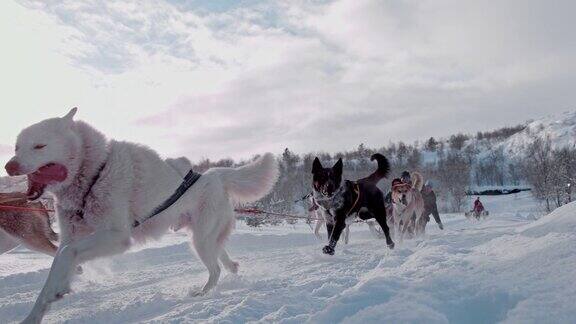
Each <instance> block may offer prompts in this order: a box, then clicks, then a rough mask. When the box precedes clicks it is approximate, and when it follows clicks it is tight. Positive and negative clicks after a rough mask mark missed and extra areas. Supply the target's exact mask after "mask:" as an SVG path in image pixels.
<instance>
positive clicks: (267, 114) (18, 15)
mask: <svg viewBox="0 0 576 324" xmlns="http://www.w3.org/2000/svg"><path fill="white" fill-rule="evenodd" d="M575 12H576V2H575V1H571V0H565V1H555V0H550V1H541V0H538V1H534V0H511V1H507V0H504V1H483V0H482V1H462V0H336V1H326V0H311V1H299V0H296V1H277V2H272V1H258V0H244V1H234V0H220V1H213V0H189V1H186V0H167V1H159V0H158V1H153V0H137V1H136V0H134V1H126V0H122V1H79V0H70V1H50V0H48V1H44V0H42V1H41V0H37V1H33V0H25V1H15V2H12V1H2V2H1V3H0V41H1V42H2V50H1V51H0V89H1V90H0V107H1V108H0V109H1V110H2V112H3V113H2V115H1V119H0V120H1V127H0V159H1V160H2V164H3V162H4V161H6V160H7V158H8V156H9V155H10V154H11V152H12V150H13V148H12V145H13V142H14V139H15V137H16V135H17V134H18V132H19V130H20V129H21V128H23V127H24V126H26V125H28V124H30V123H33V122H36V121H38V120H41V119H44V118H47V117H52V116H58V115H64V114H65V113H66V112H67V111H68V110H69V109H70V108H71V107H74V106H78V107H79V109H80V110H79V114H78V117H79V118H81V119H84V120H86V121H89V122H90V123H92V124H94V125H95V126H96V127H97V128H99V129H100V130H102V131H103V132H105V133H106V134H107V135H108V136H109V137H111V138H117V139H124V140H130V141H136V142H140V143H144V144H146V145H149V146H151V147H153V148H154V149H156V150H158V151H159V152H161V154H162V155H164V156H180V155H186V156H188V157H190V158H191V159H192V160H198V159H200V158H202V157H208V158H211V159H218V158H223V157H233V158H245V157H249V156H251V155H253V154H256V153H261V152H264V151H272V152H275V153H279V152H281V150H282V149H283V148H284V147H289V148H291V149H293V150H295V151H297V152H306V151H320V150H322V151H336V150H345V149H351V148H354V147H356V146H357V145H358V144H359V143H365V144H367V145H369V146H382V145H385V144H387V143H388V142H389V141H397V140H404V141H408V142H412V141H414V140H417V139H425V138H427V137H429V136H446V135H450V134H452V133H454V132H458V131H469V132H475V131H477V130H485V129H491V128H495V127H499V126H504V125H512V124H517V123H519V122H522V121H524V120H526V119H530V118H538V117H541V116H544V115H547V114H550V113H557V112H562V111H566V110H571V109H576V104H575V103H576V100H575V99H576V88H575V85H576V35H574V33H575V31H576V20H575V19H574V16H573V15H574V13H575Z"/></svg>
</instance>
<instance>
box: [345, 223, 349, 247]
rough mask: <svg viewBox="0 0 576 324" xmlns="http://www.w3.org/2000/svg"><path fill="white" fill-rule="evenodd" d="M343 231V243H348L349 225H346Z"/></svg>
mask: <svg viewBox="0 0 576 324" xmlns="http://www.w3.org/2000/svg"><path fill="white" fill-rule="evenodd" d="M344 231H345V232H344V244H348V241H349V240H350V225H347V226H346V229H345V230H344Z"/></svg>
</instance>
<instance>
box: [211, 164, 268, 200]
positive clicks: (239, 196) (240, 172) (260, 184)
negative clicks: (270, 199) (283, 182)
mask: <svg viewBox="0 0 576 324" xmlns="http://www.w3.org/2000/svg"><path fill="white" fill-rule="evenodd" d="M218 173H219V175H220V179H222V182H223V183H224V187H225V189H226V191H227V192H228V194H229V195H230V197H231V198H232V199H233V200H234V201H235V202H236V203H249V202H254V201H257V200H258V199H261V198H262V197H264V196H266V195H267V194H268V193H269V192H270V190H272V188H273V187H274V184H275V183H276V180H277V179H278V174H279V170H278V162H277V161H276V159H275V158H274V156H273V155H272V153H266V154H264V155H263V156H262V157H260V158H258V159H257V160H255V161H253V162H251V163H249V164H246V165H244V166H241V167H239V168H221V169H220V168H219V169H218Z"/></svg>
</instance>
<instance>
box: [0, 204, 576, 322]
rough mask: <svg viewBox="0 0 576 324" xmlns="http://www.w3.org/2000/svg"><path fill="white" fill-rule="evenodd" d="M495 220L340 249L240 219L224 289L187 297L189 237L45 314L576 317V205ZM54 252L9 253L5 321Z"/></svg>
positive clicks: (452, 222) (153, 247)
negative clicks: (328, 252)
mask: <svg viewBox="0 0 576 324" xmlns="http://www.w3.org/2000/svg"><path fill="white" fill-rule="evenodd" d="M485 205H486V207H487V208H488V209H489V210H491V211H492V212H493V214H492V216H490V217H489V218H488V219H487V220H486V221H482V222H469V221H468V220H466V219H465V218H464V217H463V216H462V215H457V214H453V215H442V217H443V218H444V220H445V224H446V230H445V231H442V232H441V231H439V230H438V229H437V228H436V227H435V226H433V225H430V226H429V227H428V234H427V237H426V238H425V239H422V240H418V241H413V242H405V243H402V244H399V245H398V247H397V249H395V250H394V251H389V250H387V249H386V248H385V246H384V244H383V242H382V241H380V240H375V239H373V238H372V237H371V236H370V235H369V233H368V231H367V230H366V228H365V227H364V226H361V225H356V226H355V227H353V232H352V236H351V244H350V245H348V246H346V247H344V246H340V248H339V250H338V251H337V254H336V255H335V256H334V257H328V256H324V255H322V254H321V252H320V249H321V247H322V242H320V241H318V240H316V239H315V238H314V237H313V235H312V233H311V231H310V229H309V228H308V227H306V226H305V225H297V226H295V227H292V226H282V227H268V228H264V229H262V230H254V229H249V228H246V227H244V226H242V225H240V224H239V226H238V229H237V230H236V232H235V234H233V236H232V238H231V242H230V243H231V244H229V246H230V250H231V251H230V252H231V254H232V255H234V256H235V257H236V258H237V259H238V260H239V261H240V263H241V270H240V274H239V275H238V276H232V275H226V276H224V278H223V280H222V281H221V283H220V285H219V286H218V288H217V289H216V291H215V292H213V293H211V294H210V295H208V296H205V297H201V298H192V297H188V296H187V293H188V291H189V289H190V288H193V287H194V286H200V285H201V284H202V283H203V282H204V279H205V278H206V275H207V274H206V271H205V269H204V267H203V266H202V264H201V262H199V261H198V260H197V258H196V257H195V256H193V255H192V254H191V253H190V251H189V250H190V249H189V247H188V243H187V242H188V240H187V238H186V237H185V236H184V235H182V234H170V235H168V236H167V237H165V239H163V240H162V241H161V242H159V243H155V244H150V245H147V246H145V247H141V248H138V249H134V250H132V251H131V252H130V253H128V254H125V255H123V256H119V257H115V258H113V259H111V260H102V261H97V262H94V263H92V264H91V265H90V266H89V267H88V268H87V269H86V272H85V274H84V275H82V276H81V277H79V278H78V279H77V282H76V283H75V284H74V286H73V288H74V290H75V293H74V294H72V295H71V296H68V297H66V298H65V299H64V300H63V301H61V302H58V303H56V304H55V305H54V306H53V307H52V309H51V311H50V312H49V315H48V317H47V319H46V322H47V323H61V322H66V321H69V322H70V323H106V324H113V323H200V322H202V323H244V322H253V323H303V322H309V323H496V322H504V323H518V322H523V323H524V322H525V323H573V322H574V320H575V319H576V317H575V316H576V315H575V314H576V304H575V303H574V302H573V301H574V300H575V299H576V284H574V280H573V279H574V277H575V276H576V217H574V215H576V204H574V203H573V204H570V205H566V206H564V207H562V208H560V209H558V210H557V211H556V212H554V213H552V214H550V215H548V216H545V217H542V218H541V219H540V220H538V221H531V220H530V219H531V217H528V216H529V215H530V214H531V213H533V212H537V210H538V206H537V204H535V203H534V201H533V200H532V199H531V196H530V194H529V193H520V194H517V195H511V196H503V197H491V198H486V200H485ZM49 264H50V259H49V258H48V257H44V256H42V255H39V254H36V253H31V252H28V251H25V250H16V251H13V252H11V253H9V254H5V255H2V256H0V318H1V319H2V323H14V322H17V321H18V320H21V319H22V318H23V317H24V316H25V314H26V313H27V312H28V310H29V309H30V308H31V306H32V303H33V300H34V298H35V297H36V295H37V293H38V291H39V289H40V287H41V284H42V283H43V281H44V279H45V277H46V275H47V270H48V267H49Z"/></svg>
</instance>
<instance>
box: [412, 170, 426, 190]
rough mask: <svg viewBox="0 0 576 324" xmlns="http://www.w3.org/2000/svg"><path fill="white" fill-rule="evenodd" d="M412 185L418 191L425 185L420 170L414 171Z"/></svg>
mask: <svg viewBox="0 0 576 324" xmlns="http://www.w3.org/2000/svg"><path fill="white" fill-rule="evenodd" d="M412 186H413V187H414V188H416V189H417V190H418V191H422V187H423V186H424V177H423V176H422V175H421V174H420V173H418V172H412Z"/></svg>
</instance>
